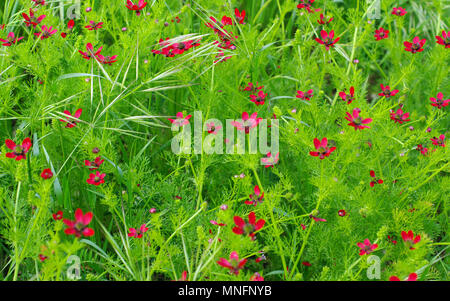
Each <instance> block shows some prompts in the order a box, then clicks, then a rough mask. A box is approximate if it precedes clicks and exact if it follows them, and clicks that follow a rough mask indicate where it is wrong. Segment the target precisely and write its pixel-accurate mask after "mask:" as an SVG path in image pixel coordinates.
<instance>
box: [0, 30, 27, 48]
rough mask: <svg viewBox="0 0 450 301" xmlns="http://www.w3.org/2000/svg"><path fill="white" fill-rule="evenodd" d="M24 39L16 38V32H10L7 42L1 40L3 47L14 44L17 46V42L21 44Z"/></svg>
mask: <svg viewBox="0 0 450 301" xmlns="http://www.w3.org/2000/svg"><path fill="white" fill-rule="evenodd" d="M22 39H23V37H20V38H16V36H15V35H14V32H10V33H8V35H7V37H6V40H5V39H0V41H1V42H3V44H2V45H3V46H12V45H13V44H16V43H17V42H19V41H20V40H22Z"/></svg>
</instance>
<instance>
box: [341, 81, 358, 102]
mask: <svg viewBox="0 0 450 301" xmlns="http://www.w3.org/2000/svg"><path fill="white" fill-rule="evenodd" d="M339 97H340V98H341V99H342V100H343V101H346V102H347V104H348V105H349V104H351V103H352V102H353V100H355V87H353V86H351V87H350V93H349V94H347V93H346V92H345V90H344V91H341V92H339Z"/></svg>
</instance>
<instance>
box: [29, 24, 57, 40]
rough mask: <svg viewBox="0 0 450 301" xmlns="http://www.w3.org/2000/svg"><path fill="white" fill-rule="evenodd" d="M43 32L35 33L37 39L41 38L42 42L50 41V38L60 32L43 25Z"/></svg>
mask: <svg viewBox="0 0 450 301" xmlns="http://www.w3.org/2000/svg"><path fill="white" fill-rule="evenodd" d="M41 29H42V31H41V32H35V33H34V35H35V36H37V37H40V38H41V40H45V39H48V38H49V37H51V36H52V35H54V34H55V33H56V32H57V31H58V30H57V29H55V30H52V29H53V28H52V27H51V26H50V27H47V26H46V25H42V27H41Z"/></svg>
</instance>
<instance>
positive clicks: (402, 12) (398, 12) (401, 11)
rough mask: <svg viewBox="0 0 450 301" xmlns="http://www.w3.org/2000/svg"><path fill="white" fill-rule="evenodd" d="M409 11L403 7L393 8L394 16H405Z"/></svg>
mask: <svg viewBox="0 0 450 301" xmlns="http://www.w3.org/2000/svg"><path fill="white" fill-rule="evenodd" d="M406 13H407V11H406V10H405V9H404V8H403V7H394V8H392V14H393V15H396V16H404V15H406Z"/></svg>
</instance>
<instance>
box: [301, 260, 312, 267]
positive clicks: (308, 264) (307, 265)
mask: <svg viewBox="0 0 450 301" xmlns="http://www.w3.org/2000/svg"><path fill="white" fill-rule="evenodd" d="M302 264H303V265H304V266H305V267H310V266H311V263H310V262H309V261H302Z"/></svg>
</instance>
